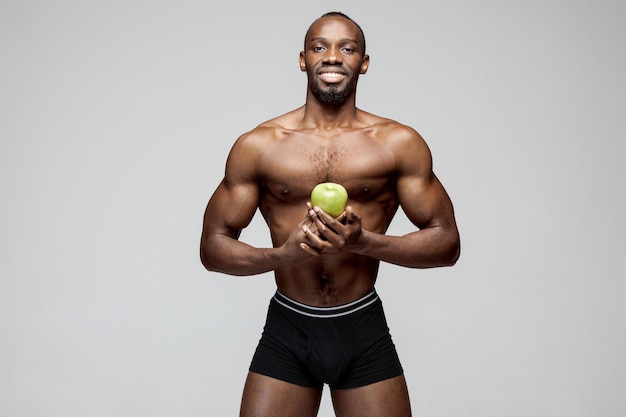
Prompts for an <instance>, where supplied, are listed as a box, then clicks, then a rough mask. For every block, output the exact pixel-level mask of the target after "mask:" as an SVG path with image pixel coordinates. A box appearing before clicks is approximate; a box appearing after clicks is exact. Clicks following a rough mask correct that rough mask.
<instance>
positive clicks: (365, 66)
mask: <svg viewBox="0 0 626 417" xmlns="http://www.w3.org/2000/svg"><path fill="white" fill-rule="evenodd" d="M369 67H370V56H369V55H367V54H365V56H363V61H361V69H360V71H359V74H365V73H366V72H367V69H368V68H369Z"/></svg>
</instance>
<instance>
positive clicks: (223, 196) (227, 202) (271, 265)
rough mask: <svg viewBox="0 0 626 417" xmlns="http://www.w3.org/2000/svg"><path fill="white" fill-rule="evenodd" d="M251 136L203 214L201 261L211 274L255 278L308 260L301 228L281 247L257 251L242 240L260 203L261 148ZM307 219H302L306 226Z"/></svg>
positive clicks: (234, 153)
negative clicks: (301, 245) (301, 243)
mask: <svg viewBox="0 0 626 417" xmlns="http://www.w3.org/2000/svg"><path fill="white" fill-rule="evenodd" d="M255 142H256V141H255V140H254V139H253V138H251V137H250V135H244V136H242V137H241V138H239V139H238V140H237V142H236V143H235V145H234V146H233V149H232V150H231V152H230V155H229V156H228V161H227V163H226V173H225V176H224V179H223V180H222V182H221V183H220V185H219V186H218V187H217V189H216V190H215V193H214V194H213V196H212V197H211V199H210V200H209V203H208V205H207V208H206V210H205V213H204V222H203V228H202V237H201V242H200V259H201V261H202V264H203V265H204V267H205V268H206V269H208V270H209V271H216V272H222V273H225V274H230V275H255V274H260V273H264V272H268V271H272V270H275V269H278V268H280V267H282V266H285V265H288V264H290V263H293V262H298V261H301V260H302V259H304V258H306V257H307V256H308V254H306V253H305V252H304V251H303V250H302V249H301V248H300V247H299V242H298V239H302V236H297V235H298V234H299V233H301V234H302V235H304V233H303V232H302V224H300V225H298V227H296V228H295V229H294V230H293V231H292V233H291V236H290V237H289V238H288V239H287V241H286V242H285V243H284V244H283V245H282V246H281V247H279V248H255V247H253V246H250V245H248V244H246V243H244V242H241V241H239V240H238V239H239V235H240V234H241V231H242V230H243V229H244V228H245V227H246V226H248V224H249V223H250V221H251V220H252V217H253V216H254V214H255V212H256V209H257V207H258V204H259V198H260V188H259V187H260V185H259V180H258V175H257V173H256V168H255V166H256V164H255V160H256V158H257V157H258V156H259V152H260V149H261V147H259V146H258V143H257V144H256V145H257V146H255ZM305 221H306V219H303V223H304V222H305Z"/></svg>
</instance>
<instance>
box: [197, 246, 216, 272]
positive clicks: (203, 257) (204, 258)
mask: <svg viewBox="0 0 626 417" xmlns="http://www.w3.org/2000/svg"><path fill="white" fill-rule="evenodd" d="M200 262H201V263H202V266H204V268H205V269H206V270H207V271H210V272H217V267H216V266H215V264H213V263H212V262H211V257H210V256H209V255H208V254H207V253H206V251H205V250H204V249H203V248H202V247H201V248H200Z"/></svg>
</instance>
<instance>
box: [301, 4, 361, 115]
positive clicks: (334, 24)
mask: <svg viewBox="0 0 626 417" xmlns="http://www.w3.org/2000/svg"><path fill="white" fill-rule="evenodd" d="M363 47H364V41H363V37H362V36H361V32H360V31H359V29H358V27H357V26H356V25H355V24H354V23H352V22H351V21H349V20H347V19H345V18H342V17H335V16H332V17H325V18H322V19H319V20H318V21H316V22H315V23H313V25H312V26H311V28H310V29H309V32H308V34H307V37H306V40H305V50H304V51H303V52H301V53H300V69H301V70H302V71H306V72H307V76H308V80H309V89H310V90H311V92H312V93H313V95H314V96H315V97H316V98H317V99H318V100H319V101H321V102H322V103H324V104H330V105H335V106H338V105H341V104H343V103H345V101H346V100H347V99H348V98H349V97H351V96H352V95H353V94H354V92H355V90H356V85H357V81H358V79H359V74H365V73H366V72H367V67H368V64H369V57H368V56H367V55H364V54H363Z"/></svg>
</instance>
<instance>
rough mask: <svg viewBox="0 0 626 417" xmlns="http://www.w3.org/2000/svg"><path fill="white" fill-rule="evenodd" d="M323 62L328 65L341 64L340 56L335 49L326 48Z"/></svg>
mask: <svg viewBox="0 0 626 417" xmlns="http://www.w3.org/2000/svg"><path fill="white" fill-rule="evenodd" d="M324 58H325V59H324V61H325V62H328V63H329V64H336V63H341V54H340V53H339V50H338V49H337V48H328V50H327V51H326V55H325V56H324Z"/></svg>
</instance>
